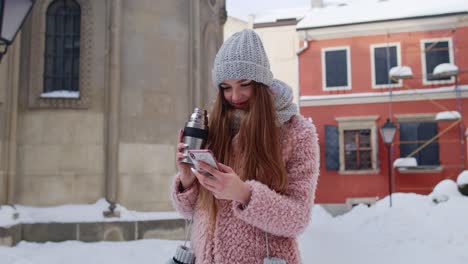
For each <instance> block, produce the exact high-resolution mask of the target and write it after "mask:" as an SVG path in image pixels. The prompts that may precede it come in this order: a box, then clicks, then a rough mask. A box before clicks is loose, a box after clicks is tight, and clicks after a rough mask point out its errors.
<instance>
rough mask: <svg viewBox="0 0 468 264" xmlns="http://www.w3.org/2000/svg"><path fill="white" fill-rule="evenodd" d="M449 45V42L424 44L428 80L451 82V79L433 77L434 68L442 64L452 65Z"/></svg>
mask: <svg viewBox="0 0 468 264" xmlns="http://www.w3.org/2000/svg"><path fill="white" fill-rule="evenodd" d="M448 44H449V43H448V42H447V41H441V42H429V43H425V44H424V50H425V56H426V75H427V80H429V81H434V80H449V79H450V77H442V78H437V77H434V76H433V75H432V72H433V71H434V68H435V67H436V66H437V65H439V64H442V63H450V52H449V45H448Z"/></svg>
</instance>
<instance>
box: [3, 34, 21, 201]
mask: <svg viewBox="0 0 468 264" xmlns="http://www.w3.org/2000/svg"><path fill="white" fill-rule="evenodd" d="M20 46H21V34H18V36H17V37H16V39H15V42H14V44H13V45H12V46H11V47H10V48H9V50H8V54H7V56H6V57H4V58H3V62H2V63H5V64H7V65H6V66H7V67H6V70H7V72H8V74H7V79H6V82H5V84H6V97H5V111H6V112H5V114H6V118H5V123H4V124H5V127H4V129H5V130H4V132H5V138H4V140H5V141H4V144H3V145H4V146H3V148H2V150H1V151H2V155H1V158H2V160H1V162H2V164H3V168H5V195H4V197H2V201H1V203H6V204H13V203H15V189H16V150H17V142H16V135H17V127H18V87H19V70H20Z"/></svg>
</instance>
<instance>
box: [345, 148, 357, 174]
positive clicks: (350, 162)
mask: <svg viewBox="0 0 468 264" xmlns="http://www.w3.org/2000/svg"><path fill="white" fill-rule="evenodd" d="M357 169H358V164H357V151H345V170H357Z"/></svg>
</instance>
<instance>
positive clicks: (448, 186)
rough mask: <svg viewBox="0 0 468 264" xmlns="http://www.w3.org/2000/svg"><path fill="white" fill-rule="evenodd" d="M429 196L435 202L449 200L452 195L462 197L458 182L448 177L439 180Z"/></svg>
mask: <svg viewBox="0 0 468 264" xmlns="http://www.w3.org/2000/svg"><path fill="white" fill-rule="evenodd" d="M429 196H430V197H431V199H432V201H433V202H434V203H442V202H446V201H448V200H449V199H450V197H457V196H458V197H460V196H461V194H460V192H459V191H458V186H457V183H455V181H453V180H450V179H446V180H443V181H441V182H439V183H438V184H437V185H436V186H435V187H434V190H433V191H432V193H431V194H430V195H429Z"/></svg>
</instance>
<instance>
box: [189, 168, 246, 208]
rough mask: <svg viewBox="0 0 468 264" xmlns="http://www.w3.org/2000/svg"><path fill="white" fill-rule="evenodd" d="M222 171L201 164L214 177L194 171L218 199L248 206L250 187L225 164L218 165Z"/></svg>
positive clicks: (199, 180)
mask: <svg viewBox="0 0 468 264" xmlns="http://www.w3.org/2000/svg"><path fill="white" fill-rule="evenodd" d="M218 165H219V167H220V169H221V170H220V171H219V170H217V169H215V168H213V167H211V166H210V165H208V164H206V163H204V162H200V168H201V169H203V170H205V171H207V172H209V173H210V174H211V175H213V176H214V177H209V176H206V175H203V174H201V173H200V172H198V171H196V170H192V171H193V173H194V174H195V176H196V177H197V179H198V182H200V184H201V185H203V186H204V187H205V188H206V189H208V190H209V191H211V192H212V193H213V195H214V196H215V197H216V198H217V199H224V200H232V201H237V202H240V203H241V204H244V205H245V204H247V203H248V202H249V200H250V195H251V191H250V188H249V185H248V184H247V183H245V182H244V181H242V180H241V179H240V178H239V176H238V175H237V174H236V173H235V172H234V170H233V169H232V168H231V167H229V166H226V165H224V164H221V163H218Z"/></svg>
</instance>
